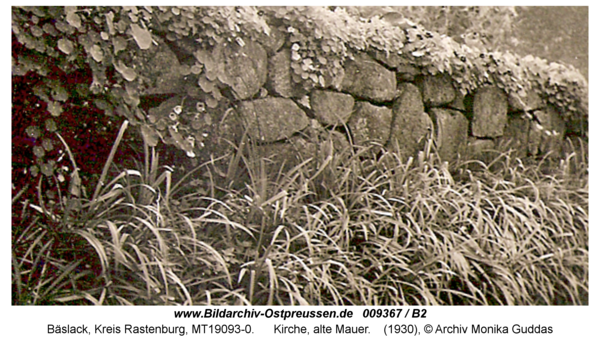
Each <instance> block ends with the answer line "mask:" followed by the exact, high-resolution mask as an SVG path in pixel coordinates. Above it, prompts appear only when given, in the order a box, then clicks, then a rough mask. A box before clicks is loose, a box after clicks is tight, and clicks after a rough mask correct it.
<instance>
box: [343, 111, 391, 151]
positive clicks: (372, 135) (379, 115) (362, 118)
mask: <svg viewBox="0 0 600 343" xmlns="http://www.w3.org/2000/svg"><path fill="white" fill-rule="evenodd" d="M391 125H392V110H391V109H389V108H387V107H382V106H375V105H372V104H371V103H368V102H365V101H358V102H356V104H355V106H354V112H353V113H352V115H351V116H350V119H349V121H348V127H350V130H351V132H352V137H353V143H354V144H355V145H368V144H369V143H372V142H375V143H379V144H381V145H383V144H385V143H386V142H387V140H388V138H389V136H390V127H391Z"/></svg>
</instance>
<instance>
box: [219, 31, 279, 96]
mask: <svg viewBox="0 0 600 343" xmlns="http://www.w3.org/2000/svg"><path fill="white" fill-rule="evenodd" d="M222 58H223V61H222V62H223V70H222V71H220V73H219V74H218V75H217V76H218V78H219V81H221V82H223V83H224V84H226V85H228V86H230V87H231V89H232V90H233V93H234V95H235V97H236V98H237V99H240V100H244V99H249V98H251V97H252V96H254V95H255V94H256V93H258V91H259V90H260V89H261V87H262V86H263V85H264V84H265V82H266V80H267V53H266V51H265V49H264V48H263V47H262V46H261V45H260V44H258V43H255V42H253V41H251V40H247V41H246V42H245V44H244V46H239V44H231V45H228V46H227V47H225V48H223V50H222ZM217 63H220V62H219V61H217Z"/></svg>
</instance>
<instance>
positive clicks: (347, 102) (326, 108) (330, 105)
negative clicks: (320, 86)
mask: <svg viewBox="0 0 600 343" xmlns="http://www.w3.org/2000/svg"><path fill="white" fill-rule="evenodd" d="M310 106H311V108H312V110H313V111H314V113H315V116H316V118H317V119H318V120H319V122H320V123H321V124H323V125H334V126H341V125H344V124H346V122H347V121H348V118H350V115H351V114H352V110H353V109H354V98H353V97H352V96H351V95H348V94H343V93H338V92H331V91H323V90H313V91H312V93H311V94H310Z"/></svg>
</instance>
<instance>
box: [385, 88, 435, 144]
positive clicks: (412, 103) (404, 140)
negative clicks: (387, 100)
mask: <svg viewBox="0 0 600 343" xmlns="http://www.w3.org/2000/svg"><path fill="white" fill-rule="evenodd" d="M399 91H400V96H399V97H398V98H396V100H394V104H393V106H392V110H393V120H392V129H391V132H390V139H389V144H390V145H392V146H395V144H397V146H398V148H399V149H400V150H401V151H402V152H404V153H405V154H407V155H409V156H412V155H413V154H414V153H415V152H417V151H419V150H420V149H422V148H423V145H424V143H425V142H426V140H427V138H428V137H429V136H430V135H431V133H432V130H433V123H432V121H431V118H429V115H427V113H425V112H424V111H425V109H424V106H423V101H422V99H421V92H420V91H419V89H418V88H417V86H415V85H413V84H411V83H403V84H400V86H399Z"/></svg>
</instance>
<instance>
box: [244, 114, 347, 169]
mask: <svg viewBox="0 0 600 343" xmlns="http://www.w3.org/2000/svg"><path fill="white" fill-rule="evenodd" d="M349 151H350V149H349V143H348V141H347V140H346V138H345V137H344V136H343V135H342V134H341V133H339V132H337V131H330V130H326V129H324V128H323V127H322V126H321V125H320V124H319V123H318V122H316V120H314V119H313V120H312V124H311V125H309V126H308V127H307V128H306V129H305V130H303V131H302V132H301V133H300V134H298V135H294V136H293V137H291V138H289V139H287V140H285V141H281V142H275V143H270V144H264V145H258V146H255V147H254V152H255V154H253V156H251V157H255V158H256V157H258V159H256V160H252V161H250V163H252V165H253V166H254V167H255V168H256V167H261V165H260V163H261V160H262V166H264V168H265V169H266V170H265V171H266V172H267V173H268V174H272V173H281V172H284V173H285V172H288V171H289V170H291V169H293V168H295V167H297V166H298V165H299V164H304V166H303V168H304V170H305V171H307V172H308V175H311V173H312V172H315V171H316V170H318V169H319V168H320V167H321V166H322V165H323V164H324V163H331V162H332V159H333V161H335V159H338V162H339V161H340V159H341V160H343V159H344V158H346V156H348V154H349ZM305 162H306V163H305ZM324 174H327V171H326V170H325V171H323V172H322V173H321V175H324ZM332 181H334V180H333V179H332Z"/></svg>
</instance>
